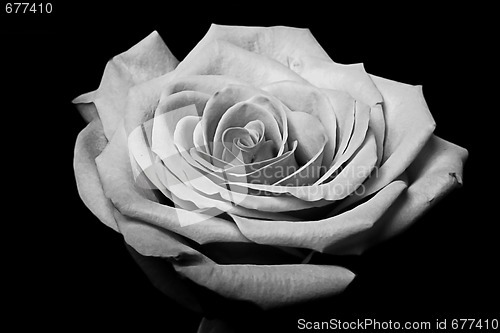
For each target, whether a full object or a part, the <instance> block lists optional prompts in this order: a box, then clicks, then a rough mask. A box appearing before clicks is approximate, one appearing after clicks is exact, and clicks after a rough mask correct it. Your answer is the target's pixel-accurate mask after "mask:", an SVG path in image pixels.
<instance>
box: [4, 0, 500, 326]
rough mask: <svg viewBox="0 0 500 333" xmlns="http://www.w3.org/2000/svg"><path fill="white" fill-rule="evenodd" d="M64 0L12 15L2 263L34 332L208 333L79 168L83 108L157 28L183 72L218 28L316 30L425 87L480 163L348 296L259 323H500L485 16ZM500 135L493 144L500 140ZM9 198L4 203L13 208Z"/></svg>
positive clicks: (383, 72)
mask: <svg viewBox="0 0 500 333" xmlns="http://www.w3.org/2000/svg"><path fill="white" fill-rule="evenodd" d="M52 3H53V13H51V14H47V15H24V16H22V15H17V16H14V15H6V14H5V13H4V12H3V10H4V8H3V7H2V8H0V9H1V10H2V16H1V21H2V23H1V24H2V26H1V29H2V30H0V38H1V43H0V45H2V50H1V52H0V53H1V55H2V63H1V64H2V74H3V75H2V81H3V88H2V100H3V102H2V118H0V119H1V120H2V123H3V130H2V136H3V140H2V141H1V142H2V150H3V153H4V154H3V157H2V160H3V162H4V163H3V168H4V172H3V177H4V179H5V180H6V182H4V184H5V185H4V186H3V189H4V192H5V196H3V197H4V198H7V200H6V201H3V202H6V203H5V204H3V218H2V221H3V228H2V229H3V230H2V236H3V237H2V239H3V242H2V244H3V246H2V247H3V248H4V251H3V258H5V260H4V263H5V264H4V266H3V267H4V269H3V273H2V275H4V276H5V277H7V279H6V280H7V282H5V283H4V287H5V293H6V294H9V295H10V296H12V297H9V298H7V301H6V302H8V304H7V305H8V308H9V309H10V310H11V311H9V317H10V318H11V319H13V320H14V321H15V323H16V324H17V325H18V326H19V327H25V326H29V327H45V326H46V327H49V328H55V327H57V328H68V329H69V328H78V327H82V326H85V327H88V328H92V327H95V328H96V329H97V328H98V327H112V328H116V329H120V328H130V327H131V326H132V325H139V326H138V327H142V328H143V329H144V331H147V330H146V329H147V328H151V329H152V328H155V329H157V328H161V329H162V331H172V332H194V331H196V327H197V324H198V322H199V320H200V318H201V316H200V315H199V314H196V313H192V312H190V311H188V310H185V309H183V308H181V307H180V306H178V305H176V304H175V303H174V302H173V301H170V300H169V299H167V298H166V297H164V296H163V295H162V294H161V293H160V292H159V291H157V290H156V289H155V288H154V287H152V285H151V284H150V283H149V281H148V280H147V278H146V276H145V275H144V274H143V273H142V271H141V270H140V269H139V268H138V266H137V265H136V264H135V262H134V261H133V259H132V258H131V257H130V255H129V253H128V252H127V250H126V248H125V246H124V243H123V240H122V237H121V236H120V235H119V234H118V233H115V232H114V231H112V230H111V229H109V228H107V227H105V226H104V225H103V224H101V223H100V222H99V221H98V220H97V219H96V218H95V217H94V216H93V215H92V214H91V213H90V211H88V210H87V208H86V207H85V206H84V205H83V203H82V202H81V201H80V199H79V196H78V194H77V191H76V185H75V181H74V175H73V168H72V158H73V147H74V142H75V139H76V136H77V134H78V132H79V131H80V130H81V129H83V127H84V126H85V122H84V121H83V119H82V118H81V117H80V116H79V114H78V112H77V111H76V109H75V108H74V107H73V106H72V105H71V103H70V101H71V99H72V98H74V97H75V96H77V95H79V94H81V93H83V92H87V91H90V90H93V89H95V88H97V86H98V84H99V81H100V78H101V75H102V71H103V69H104V66H105V64H106V62H107V60H108V59H110V58H111V57H112V56H114V55H116V54H118V53H120V52H122V51H124V50H126V49H127V48H129V47H130V46H132V45H134V44H135V43H137V42H138V41H139V40H141V39H142V38H143V37H145V36H146V35H147V34H149V33H150V32H151V31H153V30H158V32H159V33H160V35H161V36H162V38H163V39H164V41H165V42H166V44H167V45H168V47H169V48H170V50H172V52H173V53H174V55H175V56H176V57H177V58H178V59H182V58H183V57H184V56H185V55H186V54H187V53H188V52H189V50H191V48H192V47H193V46H194V45H195V44H196V43H197V42H198V41H199V40H200V39H201V38H202V37H203V35H204V33H205V32H206V31H207V30H208V28H209V25H210V24H211V23H218V24H234V25H264V26H269V25H290V26H297V27H306V28H309V29H310V30H311V31H312V33H313V34H314V36H315V37H316V39H317V40H318V41H319V43H320V44H321V45H322V46H323V47H324V48H325V49H326V51H327V52H328V53H329V54H330V56H331V57H332V58H333V60H334V61H336V62H339V63H354V62H363V63H364V65H365V68H366V70H367V71H368V72H369V73H372V74H375V75H379V76H382V77H386V78H390V79H393V80H397V81H402V82H405V83H410V84H421V85H423V89H424V95H425V97H426V101H427V103H428V105H429V108H430V110H431V112H432V114H433V116H434V118H435V120H436V122H437V128H436V132H435V133H436V134H438V135H439V136H441V137H443V138H445V139H447V140H449V141H451V142H454V143H456V144H458V145H460V146H463V147H465V148H467V149H468V150H469V153H470V156H469V160H468V161H467V163H466V166H465V174H464V186H463V187H462V188H461V189H458V190H456V191H454V192H453V193H451V194H450V195H449V196H447V197H446V198H445V199H443V200H442V201H441V202H440V203H438V205H436V206H435V207H434V208H433V209H432V210H431V211H429V212H428V213H427V214H426V215H425V216H424V217H423V218H422V219H421V220H420V221H419V222H418V223H417V224H415V225H414V226H412V227H411V228H410V229H409V230H408V231H407V232H405V233H404V234H402V235H400V236H398V237H396V238H394V239H392V240H390V241H388V242H386V243H384V244H382V245H380V246H377V247H375V248H373V249H371V250H370V251H368V252H367V253H366V254H364V255H363V256H362V257H361V258H359V259H356V260H355V266H356V268H357V269H358V270H359V273H360V274H359V275H358V277H357V278H356V280H355V281H354V282H353V283H352V285H351V286H350V287H349V288H348V289H347V290H346V292H345V293H344V294H343V295H342V296H341V297H338V298H335V299H330V300H327V301H324V302H319V303H315V304H313V305H311V306H307V307H299V308H290V309H286V310H281V311H275V312H272V314H270V315H266V316H264V317H261V318H247V320H248V323H251V322H254V323H255V322H260V323H262V325H264V324H269V325H273V326H272V327H274V328H276V327H278V328H280V329H281V331H285V332H288V331H294V329H295V328H296V326H297V319H298V318H305V319H307V320H323V321H325V320H329V319H330V318H347V317H348V316H349V315H350V316H351V317H352V318H360V319H364V318H373V319H378V320H383V319H386V320H389V319H390V320H393V321H396V320H403V319H405V318H412V319H416V320H425V321H431V322H433V323H434V322H435V321H436V319H445V318H447V319H448V320H451V319H453V318H482V319H491V318H493V317H494V315H496V316H497V318H498V313H499V311H498V310H499V307H498V301H497V300H498V297H499V296H500V295H499V292H498V291H499V288H498V281H499V274H498V272H497V270H496V265H497V260H498V259H497V258H498V241H497V238H498V217H497V215H498V214H497V213H496V208H497V207H496V206H497V205H496V203H495V201H496V199H497V197H498V196H497V194H496V191H495V188H496V186H497V180H496V178H497V177H496V176H495V173H496V169H497V168H496V162H495V160H494V159H493V157H492V156H495V155H496V154H497V147H496V145H497V144H498V140H496V141H495V139H494V138H490V136H494V134H495V133H494V132H490V131H488V130H486V125H488V124H491V123H492V122H493V121H494V120H493V118H492V117H493V116H492V115H493V113H494V110H495V109H496V108H495V107H494V105H495V103H496V101H495V98H494V95H489V94H487V93H485V91H484V89H485V88H486V87H487V86H488V85H489V83H488V81H486V77H488V76H490V72H489V70H488V68H490V67H489V66H488V65H487V64H485V63H483V61H484V62H486V60H485V55H486V54H487V53H488V52H489V51H488V49H487V45H488V41H490V43H491V40H488V39H487V38H486V37H485V36H486V35H487V33H488V32H489V30H488V27H487V26H486V24H485V23H487V22H486V21H487V20H485V19H483V20H476V19H475V18H477V17H479V18H481V17H483V16H482V15H483V12H476V11H472V10H470V9H467V8H466V9H457V8H455V9H450V8H446V9H440V10H439V11H438V9H434V8H428V9H421V8H420V9H417V8H397V9H396V10H395V11H390V10H373V9H371V8H370V9H367V10H365V9H363V10H362V9H361V8H360V7H361V6H359V8H358V6H353V7H351V8H344V7H338V6H336V5H334V6H332V7H321V6H312V5H311V4H310V3H307V4H304V5H297V6H295V5H292V4H289V7H287V8H279V9H275V8H273V9H271V8H269V7H267V6H265V4H258V3H251V4H250V3H246V4H243V3H242V4H239V5H236V4H233V5H231V6H229V7H227V8H224V6H223V5H222V4H215V3H214V4H213V5H205V6H203V7H198V5H196V4H194V3H193V4H186V5H185V6H181V5H176V6H174V7H167V6H166V5H157V4H154V5H153V4H142V3H134V4H128V2H127V4H121V5H116V6H108V7H103V6H102V5H98V4H97V3H96V4H91V3H84V2H81V3H79V4H72V5H69V4H63V3H56V2H52ZM485 74H486V75H485ZM492 134H493V135H492ZM4 200H5V199H4Z"/></svg>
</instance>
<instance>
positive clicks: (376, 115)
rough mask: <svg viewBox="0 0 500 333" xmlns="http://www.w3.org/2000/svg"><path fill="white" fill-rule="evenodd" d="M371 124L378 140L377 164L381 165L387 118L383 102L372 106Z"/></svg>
mask: <svg viewBox="0 0 500 333" xmlns="http://www.w3.org/2000/svg"><path fill="white" fill-rule="evenodd" d="M369 126H370V128H371V129H372V130H373V133H374V134H375V141H376V142H377V166H379V165H380V163H382V157H383V154H384V139H385V118H384V110H383V108H382V105H381V104H376V105H375V106H372V107H371V110H370V123H369Z"/></svg>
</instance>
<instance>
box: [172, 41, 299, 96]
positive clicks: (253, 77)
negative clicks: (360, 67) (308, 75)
mask: <svg viewBox="0 0 500 333" xmlns="http://www.w3.org/2000/svg"><path fill="white" fill-rule="evenodd" d="M175 73H176V74H175V75H176V76H177V77H179V76H185V75H218V74H220V75H226V76H230V77H233V78H236V79H237V80H240V81H243V82H245V83H247V84H250V85H252V86H256V87H259V86H262V85H265V84H269V83H271V82H276V81H282V80H292V81H299V82H305V80H304V79H303V78H302V77H301V76H299V75H297V74H296V73H295V72H293V71H292V70H290V69H289V68H288V67H286V66H285V65H283V64H281V63H279V62H277V61H275V60H273V59H270V58H267V57H265V56H261V55H259V54H256V53H252V52H249V51H247V50H245V49H242V48H240V47H237V46H235V45H233V44H230V43H227V42H225V41H222V40H214V41H213V42H210V43H208V44H206V45H203V46H200V48H195V49H194V50H193V51H191V52H190V53H189V54H188V55H187V56H186V58H184V60H183V61H182V62H181V63H179V65H178V66H177V68H176V70H175Z"/></svg>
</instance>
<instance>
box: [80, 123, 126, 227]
mask: <svg viewBox="0 0 500 333" xmlns="http://www.w3.org/2000/svg"><path fill="white" fill-rule="evenodd" d="M106 144H107V140H106V137H105V136H104V131H103V129H102V124H101V121H100V120H99V119H98V118H96V119H94V120H93V121H92V122H91V123H90V124H88V125H87V127H85V129H84V130H83V131H81V132H80V134H79V135H78V137H77V139H76V144H75V153H74V160H73V167H74V169H75V178H76V185H77V188H78V193H79V194H80V197H81V198H82V200H83V202H84V203H85V205H86V206H87V207H88V208H89V209H90V211H91V212H92V213H94V215H95V216H97V217H98V218H99V220H101V221H102V222H103V223H104V224H105V225H107V226H108V227H111V228H113V229H114V230H116V231H118V227H117V225H116V221H115V219H114V217H113V205H112V203H111V201H110V200H109V199H108V198H107V197H106V196H105V195H104V191H103V189H102V185H101V181H100V180H99V173H98V172H97V167H96V164H95V158H96V157H97V156H98V155H99V154H100V153H101V151H102V150H103V149H104V147H105V146H106Z"/></svg>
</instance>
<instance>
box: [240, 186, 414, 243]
mask: <svg viewBox="0 0 500 333" xmlns="http://www.w3.org/2000/svg"><path fill="white" fill-rule="evenodd" d="M405 188H406V184H405V183H404V182H402V181H395V182H392V183H391V184H390V185H388V186H386V187H385V188H384V189H382V190H381V191H380V192H379V193H377V194H376V195H375V196H374V197H373V198H371V199H370V200H368V201H367V202H365V203H363V204H361V205H359V206H357V207H355V208H353V209H352V210H350V211H347V212H345V213H343V214H340V215H337V216H333V217H329V218H326V219H323V220H319V221H303V222H291V221H262V220H256V219H250V218H243V217H239V216H232V217H233V219H234V220H235V222H236V224H237V225H238V228H239V229H240V230H241V232H242V233H243V235H245V237H247V238H248V239H250V240H251V241H253V242H256V243H259V244H267V245H279V246H290V247H301V248H307V249H311V250H316V251H319V252H328V249H329V248H330V247H334V246H335V244H336V243H337V242H340V241H343V240H345V239H346V238H348V237H351V236H353V235H355V234H358V233H361V232H362V231H365V230H367V229H369V228H371V227H372V226H373V224H374V223H375V222H376V221H377V220H378V219H379V218H380V217H381V216H382V215H383V214H384V213H385V212H386V211H387V209H388V208H389V207H390V206H391V204H393V203H394V201H395V200H396V199H397V197H398V196H399V195H400V194H401V192H402V191H403V190H404V189H405Z"/></svg>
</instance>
